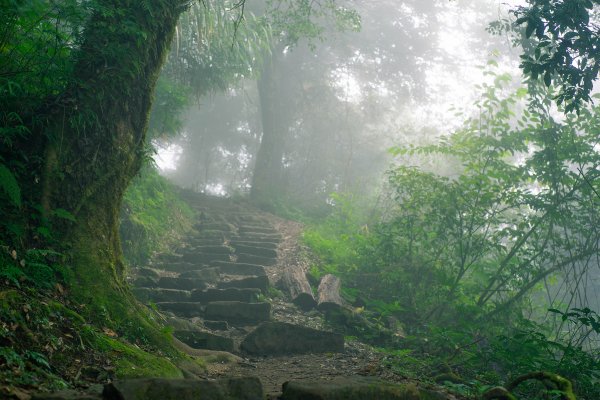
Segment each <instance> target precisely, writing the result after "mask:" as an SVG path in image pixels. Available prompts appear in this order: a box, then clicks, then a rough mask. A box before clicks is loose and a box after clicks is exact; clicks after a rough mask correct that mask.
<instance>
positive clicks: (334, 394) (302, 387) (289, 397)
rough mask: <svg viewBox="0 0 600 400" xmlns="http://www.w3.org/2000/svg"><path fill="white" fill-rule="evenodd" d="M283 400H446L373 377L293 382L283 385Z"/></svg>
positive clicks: (438, 395) (445, 397)
mask: <svg viewBox="0 0 600 400" xmlns="http://www.w3.org/2000/svg"><path fill="white" fill-rule="evenodd" d="M280 399H281V400H306V399H311V400H447V399H450V397H449V396H448V395H445V394H444V393H438V392H433V391H429V390H426V389H421V388H418V387H417V386H416V385H414V384H395V383H390V382H385V381H382V380H379V379H376V378H370V377H361V376H353V377H339V378H335V379H333V380H329V381H297V382H295V381H291V382H286V383H284V384H283V394H282V396H281V397H280Z"/></svg>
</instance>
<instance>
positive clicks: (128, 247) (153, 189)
mask: <svg viewBox="0 0 600 400" xmlns="http://www.w3.org/2000/svg"><path fill="white" fill-rule="evenodd" d="M175 190H176V189H175V187H174V186H173V185H172V184H170V183H168V182H167V180H166V179H165V178H163V177H161V176H160V175H159V174H158V172H157V171H156V170H155V169H153V168H151V167H148V168H146V169H145V170H144V171H143V172H142V174H141V175H140V176H139V177H138V178H137V179H136V180H135V181H134V182H133V184H132V185H131V186H130V187H129V189H128V190H127V192H126V193H125V197H124V200H123V206H122V209H121V227H120V233H121V242H122V246H123V253H124V255H125V258H126V260H127V261H128V262H129V263H130V264H132V265H143V264H144V263H145V262H147V261H148V259H149V258H150V257H151V256H152V255H153V254H154V253H156V252H160V251H161V250H165V249H166V248H168V247H169V246H171V245H173V244H174V241H175V240H176V239H177V235H178V234H180V233H181V232H184V231H185V230H187V229H189V228H191V226H190V221H191V220H193V211H192V209H191V208H190V207H189V206H188V205H187V204H186V203H185V202H183V201H182V200H181V199H180V198H179V197H178V195H177V193H176V191H175Z"/></svg>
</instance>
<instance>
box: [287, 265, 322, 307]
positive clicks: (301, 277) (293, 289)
mask: <svg viewBox="0 0 600 400" xmlns="http://www.w3.org/2000/svg"><path fill="white" fill-rule="evenodd" d="M279 286H280V287H281V288H282V289H284V290H287V291H288V292H289V294H290V296H291V298H292V303H294V304H295V305H297V306H298V307H300V308H301V309H303V310H310V309H312V308H314V307H315V306H316V305H317V301H316V300H315V298H314V296H313V294H312V289H311V288H310V284H309V283H308V279H306V275H305V274H304V271H303V270H302V268H299V267H297V268H286V269H285V271H284V272H283V276H282V277H281V280H280V281H279Z"/></svg>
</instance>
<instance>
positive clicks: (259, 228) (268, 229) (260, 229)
mask: <svg viewBox="0 0 600 400" xmlns="http://www.w3.org/2000/svg"><path fill="white" fill-rule="evenodd" d="M238 232H239V233H240V234H244V233H261V234H267V235H272V234H278V233H279V232H278V231H277V230H276V229H275V228H273V227H272V226H270V225H267V224H265V225H240V226H239V227H238Z"/></svg>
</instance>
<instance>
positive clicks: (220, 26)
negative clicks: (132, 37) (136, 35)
mask: <svg viewBox="0 0 600 400" xmlns="http://www.w3.org/2000/svg"><path fill="white" fill-rule="evenodd" d="M243 11H244V10H243V9H241V8H240V7H239V6H238V2H236V1H231V0H205V1H202V2H193V3H192V4H191V7H190V8H189V10H188V11H187V12H185V13H184V14H183V15H182V16H181V18H180V20H179V25H178V27H177V31H176V37H175V42H174V43H173V47H172V51H171V53H170V54H169V59H168V62H167V64H166V65H165V68H164V71H163V77H166V78H167V79H168V80H169V81H172V82H177V84H178V85H183V86H185V87H187V88H188V89H187V90H186V91H189V92H191V93H193V94H195V95H196V96H202V95H205V94H207V93H210V92H213V91H217V90H226V89H227V88H229V87H230V86H231V85H232V84H234V83H235V82H238V81H239V80H241V79H242V78H244V77H252V76H255V74H256V72H257V71H259V70H260V68H259V66H260V64H261V62H262V58H263V54H264V53H265V52H266V51H267V49H268V48H269V44H270V41H271V29H270V26H269V25H268V24H266V23H265V21H263V20H261V19H259V18H256V17H255V16H254V15H252V14H251V13H249V12H247V11H246V12H244V14H243V15H242V14H241V12H243Z"/></svg>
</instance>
